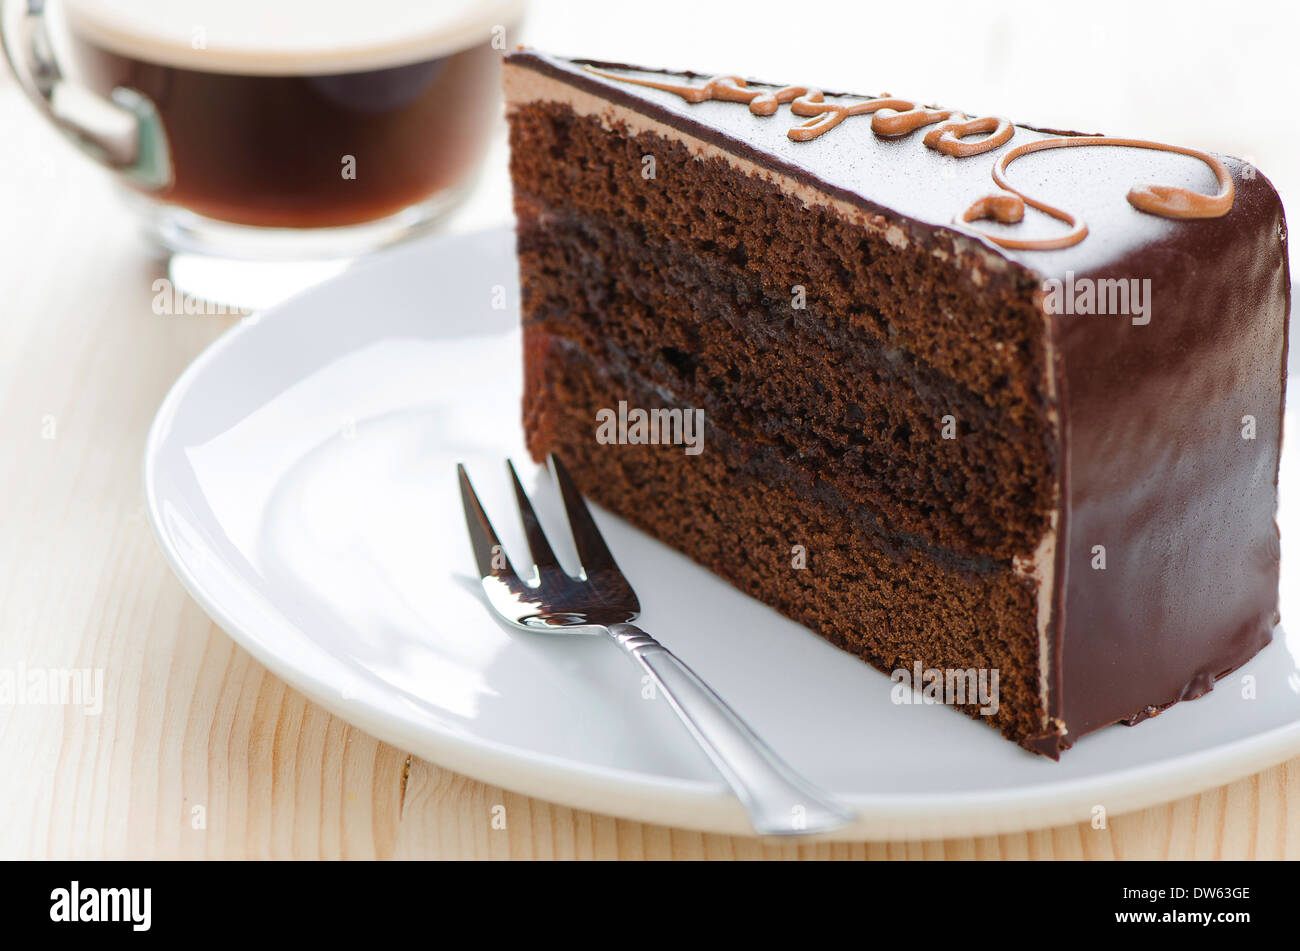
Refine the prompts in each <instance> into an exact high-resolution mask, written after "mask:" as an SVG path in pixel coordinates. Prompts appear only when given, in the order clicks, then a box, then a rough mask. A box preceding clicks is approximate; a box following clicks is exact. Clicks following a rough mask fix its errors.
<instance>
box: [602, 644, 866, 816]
mask: <svg viewBox="0 0 1300 951" xmlns="http://www.w3.org/2000/svg"><path fill="white" fill-rule="evenodd" d="M608 631H609V633H610V635H611V636H612V637H613V638H614V640H615V641H616V642H617V643H618V645H619V646H620V647H622V648H623V650H625V651H626V652H627V653H628V654H629V655H630V656H631V657H632V658H633V659H634V660H635V661H636V662H637V663H638V664H640V665H641V667H642V668H643V669H644V670H645V672H646V673H647V674H649V675H650V677H651V679H652V680H653V681H654V682H655V684H656V685H658V687H659V689H661V690H662V691H663V692H664V696H665V697H667V698H668V702H669V704H670V705H671V706H672V708H673V711H674V712H676V714H677V716H678V717H679V718H680V719H681V721H682V723H684V724H685V725H686V728H687V729H688V730H690V732H691V736H693V737H695V742H697V743H699V745H700V748H701V749H703V750H704V752H705V753H706V754H707V755H708V757H709V759H710V760H712V762H713V765H714V766H716V767H717V769H718V772H720V773H721V774H722V778H723V779H725V780H726V781H727V785H728V786H730V787H731V789H732V791H733V792H735V794H736V796H737V798H739V799H740V802H741V804H742V805H743V806H744V807H745V811H746V812H747V813H749V819H750V822H751V823H752V824H753V826H754V831H756V832H757V833H759V834H760V835H813V834H815V833H818V832H828V831H830V830H832V829H838V828H841V827H842V826H845V825H847V824H848V823H850V822H852V821H853V819H854V815H853V813H852V812H850V811H849V810H847V809H845V808H844V807H843V806H842V805H840V804H839V803H837V802H836V801H835V800H834V799H832V798H831V797H830V796H829V795H828V794H827V793H825V792H823V791H822V790H820V789H818V788H817V787H816V786H814V785H813V784H812V783H811V782H809V781H808V780H807V779H805V778H804V777H802V776H800V775H799V774H798V773H797V772H795V771H794V769H793V768H792V767H791V766H790V765H789V764H788V763H786V762H785V760H783V759H781V757H779V756H777V755H776V753H775V752H774V751H773V750H772V748H771V747H770V746H768V745H767V744H766V743H764V742H763V741H762V740H761V739H759V737H758V735H757V734H755V733H754V731H753V730H751V729H750V728H749V726H748V725H747V724H746V723H745V721H744V720H742V719H741V718H740V716H739V715H738V714H737V713H736V712H735V711H734V710H732V709H731V707H729V706H727V704H726V703H725V702H724V701H723V699H722V698H721V697H719V696H718V695H717V694H716V693H714V692H713V691H712V690H711V689H709V686H708V684H706V683H705V682H704V681H703V680H701V679H700V678H699V676H698V675H697V674H696V673H695V671H693V670H691V668H689V667H687V666H686V664H684V663H683V662H682V661H681V660H680V659H679V658H678V657H677V655H676V654H674V653H673V652H672V651H670V650H668V648H666V647H664V646H663V645H662V644H660V643H659V642H658V641H656V640H655V639H654V638H653V637H651V636H650V635H649V634H647V633H646V632H645V631H643V630H641V629H640V628H639V627H637V626H636V625H635V624H611V625H610V626H609V628H608Z"/></svg>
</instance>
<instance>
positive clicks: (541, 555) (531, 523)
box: [506, 459, 560, 572]
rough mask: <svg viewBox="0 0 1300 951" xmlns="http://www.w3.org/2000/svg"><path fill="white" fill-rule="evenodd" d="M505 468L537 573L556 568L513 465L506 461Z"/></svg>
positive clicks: (553, 553) (553, 557) (543, 534)
mask: <svg viewBox="0 0 1300 951" xmlns="http://www.w3.org/2000/svg"><path fill="white" fill-rule="evenodd" d="M506 468H507V469H509V470H510V481H511V482H513V483H514V485H515V500H516V501H517V502H518V503H519V517H520V519H522V520H523V523H524V536H525V537H526V538H527V539H528V550H529V551H531V552H532V553H533V564H535V565H536V566H537V570H538V571H539V572H540V571H541V570H542V569H543V568H558V567H559V566H560V563H559V562H558V561H556V560H555V552H553V551H551V543H550V542H549V541H547V540H546V532H544V531H542V523H541V522H539V521H538V520H537V513H536V512H534V511H533V503H532V502H530V501H529V500H528V493H527V492H525V491H524V487H523V485H522V484H520V482H519V474H518V473H517V472H515V464H514V463H513V462H511V461H510V460H509V459H507V460H506Z"/></svg>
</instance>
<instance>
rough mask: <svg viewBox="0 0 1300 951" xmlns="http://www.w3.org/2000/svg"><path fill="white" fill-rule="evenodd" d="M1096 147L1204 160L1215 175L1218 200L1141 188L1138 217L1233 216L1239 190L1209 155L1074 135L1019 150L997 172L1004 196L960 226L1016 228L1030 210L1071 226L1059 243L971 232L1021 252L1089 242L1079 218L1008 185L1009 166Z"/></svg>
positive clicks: (977, 206) (967, 215)
mask: <svg viewBox="0 0 1300 951" xmlns="http://www.w3.org/2000/svg"><path fill="white" fill-rule="evenodd" d="M1091 145H1110V146H1124V147H1127V148H1134V149H1154V150H1156V151H1159V152H1174V153H1177V154H1178V155H1190V156H1191V157H1192V158H1196V159H1200V160H1201V161H1202V162H1204V163H1205V164H1206V165H1208V166H1209V167H1210V170H1211V171H1213V172H1214V177H1215V178H1216V179H1217V180H1218V183H1219V190H1218V191H1217V192H1216V193H1215V194H1213V195H1203V194H1201V193H1200V192H1194V191H1191V190H1190V189H1186V188H1177V187H1175V186H1172V185H1138V186H1135V187H1133V188H1130V189H1129V192H1128V203H1129V204H1130V205H1132V206H1133V207H1134V208H1136V209H1137V210H1138V211H1143V212H1146V213H1147V214H1149V215H1159V216H1160V217H1162V218H1183V219H1192V218H1222V217H1223V216H1224V215H1226V214H1227V213H1228V212H1229V211H1231V210H1232V202H1233V197H1234V187H1233V184H1232V175H1231V174H1230V173H1229V172H1228V169H1227V167H1226V166H1225V165H1224V164H1223V163H1222V162H1221V161H1219V160H1218V159H1217V158H1215V157H1214V156H1213V155H1210V154H1208V153H1206V152H1201V151H1198V150H1197V149H1185V148H1183V147H1181V146H1178V145H1164V144H1163V143H1160V142H1146V141H1144V140H1142V139H1117V138H1110V137H1107V136H1100V135H1074V136H1066V137H1064V138H1056V139H1042V140H1040V141H1038V142H1026V143H1025V144H1024V145H1018V146H1016V147H1015V148H1014V149H1012V150H1011V151H1009V152H1007V154H1006V155H1004V156H1002V157H1001V158H1000V159H998V161H997V164H996V165H994V166H993V180H994V181H995V182H997V184H998V187H1000V188H1001V189H1002V190H1003V193H1002V194H998V195H986V196H984V197H983V198H980V199H978V200H977V201H975V202H974V203H973V204H972V205H971V206H970V207H969V208H967V209H966V210H965V211H964V212H962V214H961V215H959V216H958V219H957V220H958V221H959V222H960V223H962V224H964V225H966V226H967V227H970V223H971V222H973V221H978V220H980V219H991V220H994V221H998V222H1000V223H1002V224H1017V223H1019V222H1020V221H1021V220H1023V219H1024V217H1025V206H1026V205H1028V206H1029V207H1031V208H1036V209H1038V210H1039V211H1041V212H1043V213H1044V214H1047V215H1050V216H1051V217H1053V218H1055V219H1056V220H1057V221H1061V222H1064V223H1065V224H1066V225H1068V226H1069V229H1070V230H1069V231H1068V232H1066V233H1065V234H1063V235H1061V236H1059V237H1056V238H1041V239H1024V238H1010V237H1006V236H1005V235H1001V234H994V233H993V232H991V231H985V230H984V229H982V228H971V229H970V230H972V231H977V232H979V234H981V235H982V236H984V237H985V238H988V239H989V240H990V241H992V242H993V243H994V244H996V245H998V246H999V247H1003V248H1009V249H1012V250H1019V251H1055V250H1059V249H1060V248H1068V247H1071V246H1072V245H1076V244H1078V243H1079V242H1080V241H1082V240H1083V239H1084V238H1086V237H1087V236H1088V226H1087V225H1086V224H1084V223H1083V221H1082V219H1080V218H1079V217H1078V216H1077V215H1073V214H1071V213H1070V212H1068V211H1065V210H1064V209H1062V208H1057V207H1055V206H1053V205H1049V204H1047V202H1044V201H1039V200H1038V199H1036V198H1030V197H1029V196H1028V195H1026V194H1025V193H1024V192H1022V191H1020V190H1019V189H1017V188H1014V187H1012V185H1011V183H1010V182H1008V181H1007V166H1008V165H1010V164H1011V163H1012V162H1014V161H1015V160H1016V159H1018V158H1021V157H1023V156H1025V155H1029V154H1030V153H1032V152H1042V151H1045V150H1047V149H1065V148H1079V147H1086V146H1091Z"/></svg>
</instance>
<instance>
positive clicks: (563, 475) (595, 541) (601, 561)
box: [546, 453, 618, 575]
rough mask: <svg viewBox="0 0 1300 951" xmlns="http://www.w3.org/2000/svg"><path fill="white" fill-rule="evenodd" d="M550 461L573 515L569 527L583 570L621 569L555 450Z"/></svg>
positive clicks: (566, 503)
mask: <svg viewBox="0 0 1300 951" xmlns="http://www.w3.org/2000/svg"><path fill="white" fill-rule="evenodd" d="M546 461H547V462H548V463H550V466H551V474H552V475H553V476H554V477H555V481H556V483H557V484H558V485H559V486H560V495H561V496H562V497H563V499H564V511H565V512H566V513H567V514H568V516H569V530H570V531H571V532H572V533H573V547H574V548H576V549H577V550H578V558H579V560H581V562H582V569H583V571H585V572H586V573H587V574H588V575H590V574H591V573H592V572H593V571H601V570H604V571H608V570H614V571H618V565H617V564H615V563H614V556H613V555H611V554H610V553H609V548H608V547H607V546H606V545H605V539H604V538H603V537H602V536H601V534H600V529H598V528H597V527H596V520H595V519H593V518H592V517H591V512H590V511H589V510H588V509H587V503H586V502H585V501H584V500H583V498H582V494H581V493H580V492H579V491H578V487H577V486H575V485H574V484H573V479H572V478H571V477H570V476H569V470H568V469H566V468H564V463H562V462H560V457H559V456H557V455H556V454H555V453H551V454H550V455H549V456H547V457H546Z"/></svg>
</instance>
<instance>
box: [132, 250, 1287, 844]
mask: <svg viewBox="0 0 1300 951" xmlns="http://www.w3.org/2000/svg"><path fill="white" fill-rule="evenodd" d="M497 234H501V235H503V236H504V235H506V234H510V235H513V228H512V227H510V226H501V227H497V228H489V229H484V230H481V231H473V232H465V233H453V234H440V235H436V236H433V237H430V238H425V239H422V240H417V241H413V242H410V243H409V244H404V245H401V246H398V247H395V248H391V249H388V250H386V251H384V252H381V253H378V254H376V255H375V256H374V257H372V258H369V259H367V260H365V261H363V262H359V263H358V264H356V265H354V266H353V267H350V268H348V269H347V270H345V271H343V272H341V273H340V274H338V275H335V276H333V277H331V278H329V279H327V280H325V281H323V282H322V283H320V284H317V285H314V286H313V287H311V288H309V289H307V290H305V291H303V292H301V293H299V294H295V295H293V296H292V297H290V298H288V299H286V300H284V301H282V302H280V303H278V304H276V305H274V306H272V307H269V308H267V309H266V310H265V311H260V312H257V313H256V314H255V315H254V319H252V320H249V319H248V318H243V319H241V320H240V322H239V323H238V324H237V325H236V326H234V327H231V328H230V329H228V330H227V331H226V332H225V333H223V334H222V335H221V336H219V337H218V338H217V339H216V340H214V341H212V342H211V343H209V344H208V345H207V346H206V347H204V348H203V350H202V351H200V352H199V353H198V354H197V355H196V356H195V357H194V359H193V360H191V362H190V363H189V364H188V365H187V366H186V368H185V369H184V370H183V371H182V372H181V374H180V375H179V376H178V377H177V378H176V380H175V381H174V382H173V383H172V385H171V386H170V387H169V388H168V390H167V393H166V395H165V396H164V397H163V400H162V402H161V403H160V404H159V407H158V410H157V411H156V413H155V414H154V418H153V421H152V423H151V424H150V427H149V433H148V436H147V438H146V440H145V445H144V452H143V458H142V477H143V478H142V482H143V489H144V496H145V511H146V514H147V516H148V519H149V524H150V527H151V528H152V530H153V533H154V536H155V538H156V539H157V542H158V545H159V548H160V549H161V550H162V553H163V556H164V558H165V559H166V561H167V563H168V566H169V567H170V568H171V570H172V573H173V574H174V575H175V576H176V577H177V579H178V580H179V581H180V582H181V585H182V587H183V588H184V589H185V591H186V593H187V594H188V595H189V596H190V597H191V598H193V599H194V601H195V602H196V603H197V604H198V605H199V607H200V608H201V609H202V610H203V612H204V613H205V614H206V615H207V616H208V617H209V618H210V619H211V620H212V621H213V622H214V623H215V624H216V625H217V626H218V627H219V628H221V630H222V631H223V632H224V633H225V634H226V635H227V636H228V637H230V638H231V640H233V641H234V642H235V643H236V644H238V645H239V646H240V647H241V648H242V649H243V650H245V651H247V652H248V653H249V655H251V656H252V657H253V658H254V659H255V660H256V661H257V662H258V663H260V664H261V665H262V666H263V667H265V668H266V669H267V670H268V671H270V672H271V673H272V674H274V675H275V676H276V677H279V678H280V679H281V680H283V681H284V682H285V683H287V684H288V685H290V686H291V687H293V688H294V689H295V690H298V691H299V692H301V693H302V694H304V695H305V696H307V697H308V698H309V699H311V700H312V701H313V702H315V703H317V704H319V705H320V706H322V707H324V708H325V709H326V710H327V711H329V712H330V713H331V714H332V715H334V716H338V717H339V718H340V719H342V720H344V721H346V722H348V723H351V724H353V725H354V726H357V727H359V728H361V729H362V730H364V731H365V732H367V733H369V734H371V735H372V736H374V737H375V738H377V739H379V740H381V741H383V742H386V743H389V744H391V745H393V746H396V747H398V748H399V749H401V750H404V751H406V752H410V753H414V754H415V755H419V756H420V757H421V758H424V759H428V760H429V761H430V762H432V763H434V764H435V765H438V766H441V767H443V768H446V769H450V770H452V771H454V772H458V773H462V774H464V775H466V776H469V777H471V778H473V779H475V780H478V781H479V782H482V783H485V784H487V785H490V786H496V787H499V788H502V789H507V790H511V791H514V792H516V793H518V794H521V795H525V796H529V797H534V798H540V799H544V800H547V801H549V802H552V803H555V804H557V805H560V806H563V807H567V808H574V809H581V810H584V811H591V812H595V813H600V814H604V815H609V816H613V817H616V818H621V819H628V820H632V821H637V822H647V823H654V824H659V825H666V826H669V827H674V828H682V829H690V830H692V831H697V832H712V833H719V834H725V835H738V836H749V837H753V836H754V833H753V831H752V829H750V827H749V824H748V821H747V819H746V818H745V814H744V811H743V810H742V809H741V807H740V805H739V803H738V802H736V801H735V800H734V798H733V797H732V796H731V794H730V793H729V792H728V791H727V790H726V787H725V786H724V785H722V782H721V780H719V781H718V782H717V783H716V784H715V783H709V782H704V781H701V780H694V779H683V778H665V777H662V776H656V775H655V774H653V773H644V772H639V771H635V770H628V769H622V768H614V767H606V766H598V765H593V764H586V763H581V762H579V761H574V760H571V759H567V758H565V757H560V756H555V755H553V754H549V753H539V752H537V751H534V750H528V749H525V748H522V747H517V746H511V745H509V744H504V743H500V742H498V741H496V740H490V739H483V738H471V737H467V736H465V735H463V734H460V733H459V732H458V731H456V730H452V729H447V728H445V727H442V726H441V725H437V724H427V725H425V726H423V727H417V726H414V725H412V724H409V723H406V725H405V726H403V723H404V721H403V720H402V719H401V718H400V717H398V716H396V715H395V714H393V712H392V711H390V710H384V709H381V708H378V707H374V706H372V705H370V704H368V703H365V702H359V701H350V700H349V698H347V697H345V696H343V694H342V692H341V691H340V690H338V689H337V688H332V687H331V686H330V685H329V684H328V683H327V682H326V681H324V680H322V679H321V678H320V677H319V676H318V675H317V674H315V673H313V672H310V671H307V670H303V669H301V668H298V667H295V666H294V665H293V663H292V662H291V660H290V659H289V658H287V657H283V656H281V655H279V654H276V653H275V652H274V651H272V650H269V649H264V648H263V646H262V644H261V642H260V641H259V639H258V638H257V637H256V636H255V635H253V634H251V633H249V632H248V631H246V630H245V629H244V627H243V625H242V623H241V622H240V621H239V620H238V619H236V618H235V617H233V616H232V615H231V614H229V613H228V612H227V611H225V610H224V609H223V608H222V607H221V606H220V604H218V603H217V601H216V600H215V599H214V598H213V597H211V596H209V594H208V592H207V590H206V588H205V586H204V584H203V583H202V582H201V580H200V578H199V577H198V576H197V573H196V572H195V571H194V570H193V569H192V568H191V566H190V564H189V563H188V562H187V560H186V559H185V558H184V557H183V556H182V554H181V552H180V550H179V548H178V546H177V545H176V542H175V539H174V538H173V537H172V535H171V534H170V533H169V532H168V531H167V529H166V528H165V527H164V526H165V522H164V520H163V518H162V513H161V512H160V510H159V509H160V503H161V497H160V496H159V494H158V491H157V483H156V477H157V470H156V462H157V460H158V458H159V447H160V446H161V445H162V443H163V441H164V440H165V439H166V438H167V436H168V434H169V432H170V428H171V422H172V420H173V419H174V418H175V415H176V411H177V409H178V408H179V406H180V405H181V404H182V402H183V401H184V399H185V398H186V396H187V394H188V393H189V392H190V390H191V389H192V388H193V385H194V383H195V382H196V381H197V380H198V379H199V378H200V377H201V376H202V375H203V374H204V373H205V372H207V371H208V370H209V368H210V367H211V366H212V365H213V364H214V363H215V362H217V361H218V360H219V359H220V358H221V356H222V355H223V354H224V352H225V351H226V349H227V348H229V347H232V346H234V345H235V344H236V343H237V342H238V341H240V340H242V339H243V338H245V337H247V336H248V335H250V334H256V333H257V332H258V328H259V327H261V326H262V325H263V324H264V323H265V322H267V321H275V320H279V319H282V317H281V315H282V314H283V313H285V312H286V311H287V312H290V313H292V311H293V310H294V309H296V308H299V307H302V306H307V305H308V304H309V302H310V301H311V299H312V298H313V297H315V296H317V295H322V296H326V295H328V292H329V290H330V288H331V287H332V286H333V285H334V284H335V283H336V282H342V281H353V280H358V279H364V278H365V277H366V275H367V274H369V273H370V272H382V271H383V270H386V269H388V268H391V267H394V266H396V264H397V263H398V262H400V261H401V260H402V258H403V257H405V256H406V255H408V254H412V253H419V252H421V251H424V250H425V249H428V248H430V247H436V246H438V245H441V244H444V243H449V244H454V243H458V242H463V241H467V240H471V239H474V238H480V239H485V240H491V238H490V237H489V236H492V235H497ZM700 570H705V569H702V568H701V569H700ZM285 623H292V622H289V621H288V620H287V619H286V621H285ZM1279 631H1280V628H1275V629H1274V637H1275V638H1276V637H1277V636H1278V633H1279ZM416 734H419V736H417V735H416ZM1295 755H1300V718H1297V719H1296V720H1295V721H1293V722H1291V723H1288V724H1283V725H1280V726H1275V727H1272V728H1270V729H1268V730H1265V731H1263V732H1261V733H1257V734H1253V735H1251V736H1247V737H1242V738H1239V739H1235V740H1230V741H1228V742H1225V743H1221V744H1219V745H1217V746H1213V747H1210V748H1208V749H1204V750H1198V751H1196V752H1193V753H1186V754H1183V755H1181V756H1177V757H1174V758H1173V759H1169V760H1163V761H1161V762H1159V763H1154V764H1147V765H1142V766H1130V767H1126V768H1122V769H1118V770H1114V771H1108V772H1104V773H1101V774H1099V775H1096V776H1090V777H1086V778H1071V779H1057V780H1049V781H1047V782H1042V783H1034V784H1030V785H1025V786H1021V787H1018V788H1015V789H999V790H979V791H958V792H926V793H915V792H908V793H873V794H865V795H864V794H837V796H839V798H840V799H841V800H842V801H843V802H845V803H846V804H847V805H848V806H849V807H851V808H852V809H854V810H855V811H856V812H857V813H858V819H857V821H856V822H855V823H854V824H852V825H850V826H848V827H846V828H845V829H841V830H838V831H837V832H833V833H829V834H825V835H822V836H815V837H805V838H804V839H803V840H802V841H817V840H826V841H881V842H887V841H904V840H914V841H927V840H934V839H941V838H953V837H970V836H985V835H1003V834H1008V833H1016V832H1027V831H1033V830H1039V829H1046V828H1051V827H1055V826H1062V825H1076V824H1078V823H1081V822H1087V821H1088V820H1089V818H1090V809H1091V808H1092V805H1093V804H1103V803H1104V804H1105V814H1106V816H1107V818H1109V817H1113V816H1117V815H1122V814H1124V813H1129V812H1134V811H1137V810H1140V809H1144V808H1147V807H1149V806H1152V805H1156V804H1159V803H1164V802H1172V801H1174V800H1176V799H1183V798H1186V797H1189V796H1193V795H1197V794H1199V793H1201V792H1204V791H1205V790H1207V789H1212V788H1216V787H1219V786H1222V785H1225V784H1227V783H1230V782H1233V781H1235V780H1237V779H1240V778H1241V777H1243V776H1246V775H1251V774H1253V773H1256V772H1259V771H1261V770H1263V769H1267V768H1269V767H1270V766H1274V765H1276V764H1278V763H1280V762H1282V761H1284V760H1286V759H1288V758H1290V757H1291V756H1295ZM1175 785H1176V786H1177V787H1178V788H1177V789H1172V788H1171V787H1173V786H1175Z"/></svg>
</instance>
